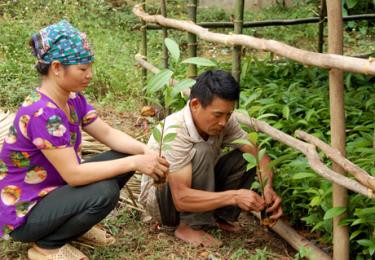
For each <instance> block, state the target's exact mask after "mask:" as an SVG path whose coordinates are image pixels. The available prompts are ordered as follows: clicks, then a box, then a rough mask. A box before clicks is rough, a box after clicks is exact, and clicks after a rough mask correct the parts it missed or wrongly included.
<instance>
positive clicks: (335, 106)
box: [327, 0, 349, 260]
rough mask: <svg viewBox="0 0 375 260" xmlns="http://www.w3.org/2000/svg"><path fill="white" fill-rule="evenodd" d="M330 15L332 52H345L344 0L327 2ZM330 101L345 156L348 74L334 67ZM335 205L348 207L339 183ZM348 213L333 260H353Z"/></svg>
mask: <svg viewBox="0 0 375 260" xmlns="http://www.w3.org/2000/svg"><path fill="white" fill-rule="evenodd" d="M327 14H328V52H329V53H333V54H340V55H342V53H343V22H342V14H341V0H330V1H327ZM329 101H330V115H331V120H330V125H331V146H332V147H333V148H336V149H338V150H339V151H340V153H341V154H342V155H343V156H345V105H344V77H343V71H341V70H338V69H331V70H330V71H329ZM332 169H333V170H334V171H335V172H338V173H340V174H343V175H345V173H344V170H343V169H342V168H341V167H340V166H339V165H338V164H337V163H335V162H334V163H333V164H332ZM332 199H333V207H347V206H348V193H347V190H346V189H345V188H344V187H342V186H340V185H337V184H333V185H332ZM346 215H347V214H346V213H344V214H341V215H340V216H338V217H335V218H334V219H333V259H337V260H346V259H349V229H348V227H347V226H341V225H339V222H340V221H341V220H342V219H343V218H345V217H346Z"/></svg>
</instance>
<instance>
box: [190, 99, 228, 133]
mask: <svg viewBox="0 0 375 260" xmlns="http://www.w3.org/2000/svg"><path fill="white" fill-rule="evenodd" d="M234 107H235V101H229V100H225V99H222V98H219V97H214V99H213V100H212V102H211V104H209V105H208V106H207V107H206V108H204V107H203V106H202V105H201V103H200V102H199V100H198V99H196V98H193V99H192V100H191V101H190V109H191V113H192V116H193V120H194V124H195V127H196V128H197V130H198V133H199V134H200V135H201V136H202V137H203V138H208V136H210V135H218V134H219V133H220V132H221V131H222V130H223V129H224V127H225V125H226V124H227V122H228V120H229V117H230V116H231V114H232V113H233V110H234Z"/></svg>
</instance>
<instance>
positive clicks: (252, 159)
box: [233, 132, 273, 226]
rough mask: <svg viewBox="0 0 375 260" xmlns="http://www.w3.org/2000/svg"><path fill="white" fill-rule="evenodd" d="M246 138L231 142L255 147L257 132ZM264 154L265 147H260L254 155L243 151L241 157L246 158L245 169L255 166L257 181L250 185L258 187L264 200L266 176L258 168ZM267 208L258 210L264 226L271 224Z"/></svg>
mask: <svg viewBox="0 0 375 260" xmlns="http://www.w3.org/2000/svg"><path fill="white" fill-rule="evenodd" d="M247 138H248V139H238V140H235V141H234V142H233V143H236V144H246V145H250V146H252V147H256V146H257V145H256V144H257V140H258V134H257V133H256V132H252V133H249V134H248V136H247ZM265 154H266V148H263V149H260V150H259V151H258V153H257V155H256V156H254V155H253V154H251V153H244V154H243V158H244V159H245V160H246V162H247V165H246V171H249V170H251V169H253V168H256V176H257V178H258V182H257V183H254V184H253V185H252V188H258V189H259V193H260V195H261V197H262V199H263V200H264V201H265V200H266V199H265V196H264V187H265V186H266V185H267V182H268V178H267V177H263V176H262V169H261V168H260V162H261V160H262V159H263V157H264V155H265ZM256 186H258V187H256ZM266 210H267V208H266V209H264V210H262V211H261V212H260V222H261V224H262V225H264V226H270V225H272V224H273V220H272V219H270V218H269V216H268V214H267V211H266Z"/></svg>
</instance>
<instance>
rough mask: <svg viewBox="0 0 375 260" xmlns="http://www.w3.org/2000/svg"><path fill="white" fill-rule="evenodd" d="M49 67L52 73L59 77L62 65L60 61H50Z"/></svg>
mask: <svg viewBox="0 0 375 260" xmlns="http://www.w3.org/2000/svg"><path fill="white" fill-rule="evenodd" d="M50 69H51V72H52V75H54V76H56V77H59V76H60V74H61V73H62V70H63V66H62V64H61V62H59V61H56V60H54V61H52V63H51V67H50Z"/></svg>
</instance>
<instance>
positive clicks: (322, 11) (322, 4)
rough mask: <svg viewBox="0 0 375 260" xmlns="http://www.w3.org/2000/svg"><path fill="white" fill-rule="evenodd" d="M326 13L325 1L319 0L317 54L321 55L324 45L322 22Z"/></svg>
mask: <svg viewBox="0 0 375 260" xmlns="http://www.w3.org/2000/svg"><path fill="white" fill-rule="evenodd" d="M326 13H327V8H326V0H320V10H319V39H318V52H319V53H323V44H324V22H325V16H326Z"/></svg>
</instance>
